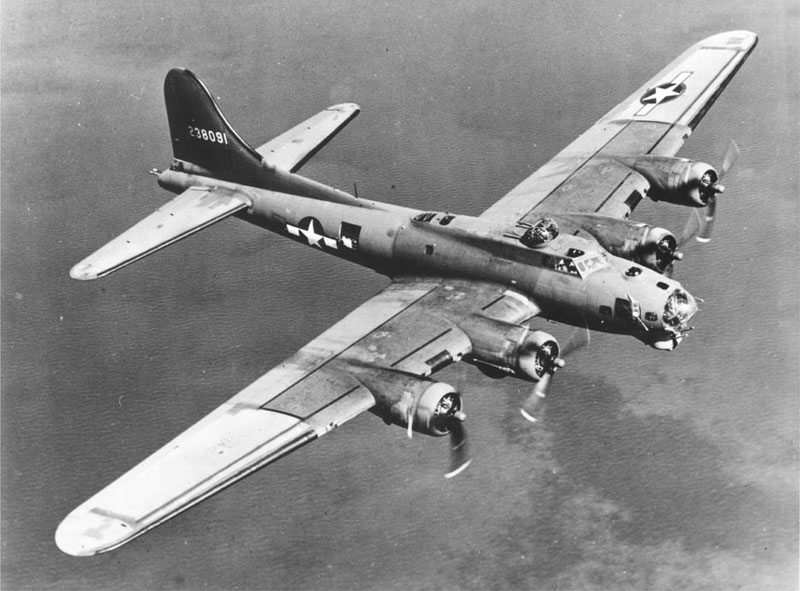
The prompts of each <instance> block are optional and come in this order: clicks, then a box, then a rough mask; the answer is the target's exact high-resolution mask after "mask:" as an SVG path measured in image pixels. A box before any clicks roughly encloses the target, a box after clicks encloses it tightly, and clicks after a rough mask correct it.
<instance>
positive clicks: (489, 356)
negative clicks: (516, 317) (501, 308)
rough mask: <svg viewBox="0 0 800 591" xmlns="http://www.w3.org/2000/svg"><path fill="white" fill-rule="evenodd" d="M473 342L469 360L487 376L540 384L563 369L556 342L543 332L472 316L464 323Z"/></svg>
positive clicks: (464, 328) (465, 330)
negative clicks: (482, 369)
mask: <svg viewBox="0 0 800 591" xmlns="http://www.w3.org/2000/svg"><path fill="white" fill-rule="evenodd" d="M460 326H461V328H462V329H463V330H464V332H466V333H467V335H468V336H469V338H470V341H472V352H471V353H470V357H469V360H470V361H472V362H474V363H476V364H477V365H478V366H479V367H482V368H484V367H485V368H486V370H487V371H485V372H484V373H486V375H488V376H491V377H502V375H514V376H516V377H518V378H522V379H524V380H528V381H532V382H538V381H539V380H540V379H542V378H543V377H544V375H545V374H547V373H552V372H553V371H554V370H555V369H556V368H557V367H560V366H561V365H563V362H562V361H561V360H560V359H559V358H558V353H559V347H558V341H556V339H555V338H554V337H553V336H552V335H550V334H548V333H546V332H544V331H541V330H533V331H532V330H531V329H530V328H529V327H527V326H523V325H520V324H511V323H509V322H503V321H501V320H495V319H492V318H487V317H485V316H481V315H477V314H475V315H472V316H470V317H469V318H467V319H466V320H465V321H464V322H463V323H461V325H460Z"/></svg>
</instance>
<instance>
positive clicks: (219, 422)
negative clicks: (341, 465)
mask: <svg viewBox="0 0 800 591" xmlns="http://www.w3.org/2000/svg"><path fill="white" fill-rule="evenodd" d="M475 312H477V313H482V314H484V315H487V316H490V317H492V318H496V319H500V320H506V321H508V322H521V321H524V320H526V319H528V318H530V317H532V316H535V315H536V314H537V313H538V308H537V307H536V305H535V304H534V303H533V302H531V301H530V300H529V299H528V298H526V297H525V296H523V295H521V294H518V293H516V292H512V291H509V290H508V289H506V288H505V287H502V286H499V285H494V284H484V283H473V282H465V281H455V280H436V279H429V278H426V279H423V280H417V279H407V280H402V281H398V282H396V283H393V284H391V285H390V286H388V287H387V288H386V289H384V290H383V291H382V292H380V293H379V294H378V295H376V296H374V297H373V298H372V299H370V300H368V301H367V302H365V303H364V304H362V305H361V306H360V307H358V308H357V309H356V310H354V311H353V312H352V313H350V314H349V315H348V316H346V317H345V318H344V319H343V320H341V321H340V322H338V323H337V324H335V325H334V326H333V327H331V328H330V329H329V330H327V331H326V332H325V333H323V334H322V335H320V336H319V337H317V338H316V339H314V340H313V341H311V342H310V343H309V344H308V345H306V346H305V347H303V348H302V349H301V350H300V351H298V352H297V353H296V354H295V355H294V356H292V357H291V358H289V359H288V360H287V361H285V362H284V363H282V364H281V365H279V366H278V367H276V368H274V369H273V370H271V371H270V372H268V373H267V374H265V375H264V376H262V377H261V378H260V379H258V380H257V381H255V382H254V383H253V384H251V385H250V386H248V387H247V388H245V389H244V390H242V391H241V392H240V393H238V394H237V395H236V396H234V397H233V398H231V399H230V400H229V401H227V402H226V403H225V404H223V405H222V406H220V407H219V408H218V409H216V410H215V411H213V412H212V413H211V414H209V415H208V416H207V417H205V418H204V419H202V420H201V421H200V422H198V423H197V424H195V425H194V426H193V427H191V428H189V429H188V430H187V431H185V432H184V433H183V434H181V435H179V436H178V437H176V438H175V439H174V440H172V441H171V442H170V443H168V444H167V445H165V446H164V447H162V448H161V449H160V450H158V451H157V452H155V453H154V454H153V455H151V456H150V457H149V458H147V459H145V460H144V461H143V462H142V463H140V464H139V465H138V466H136V467H134V468H133V469H132V470H130V471H129V472H127V473H126V474H124V475H123V476H121V477H120V478H119V479H118V480H116V481H114V482H113V483H111V484H110V485H108V486H107V487H106V488H104V489H103V490H101V491H100V492H99V493H97V494H96V495H95V496H93V497H92V498H90V499H89V500H88V501H86V502H85V503H83V504H82V505H80V506H79V507H78V508H77V509H75V510H74V511H72V512H71V513H70V514H69V515H68V516H67V517H66V519H64V521H63V522H62V523H61V524H60V526H59V528H58V530H57V531H56V543H57V544H58V546H59V548H61V549H62V550H63V551H64V552H66V553H68V554H73V555H76V556H86V555H91V554H96V553H98V552H105V551H108V550H112V549H114V548H116V547H118V546H120V545H122V544H124V543H126V542H128V541H130V540H132V539H133V538H135V537H137V536H139V535H141V534H143V533H145V532H146V531H148V530H150V529H152V528H153V527H155V526H157V525H159V524H160V523H163V522H164V521H166V520H167V519H169V518H171V517H173V516H175V515H176V514H178V513H180V512H182V511H184V510H185V509H188V508H189V507H191V506H192V505H194V504H196V503H198V502H200V501H202V500H203V499H205V498H207V497H209V496H210V495H213V494H214V493H216V492H218V491H220V490H221V489H223V488H224V487H226V486H228V485H230V484H233V483H234V482H236V481H238V480H239V479H241V478H243V477H245V476H247V475H249V474H251V473H252V472H254V471H255V470H258V469H259V468H261V467H263V466H265V465H267V464H269V463H271V462H274V461H275V460H277V459H278V458H281V457H283V456H284V455H286V454H288V453H290V452H292V451H294V450H296V449H298V448H300V447H302V446H304V445H306V444H307V443H309V442H311V441H313V440H315V439H317V438H319V437H320V436H322V435H324V434H325V433H327V432H329V431H330V430H332V429H334V428H335V427H337V426H339V425H341V424H343V423H345V422H347V421H349V420H350V419H352V418H354V417H355V416H357V415H359V414H360V413H362V412H364V411H365V410H369V409H371V408H373V406H374V405H375V404H376V393H377V392H376V384H380V382H381V379H382V377H386V376H390V377H398V378H399V381H398V382H397V383H398V384H403V383H406V382H403V380H406V381H407V380H408V379H411V380H414V379H424V378H427V377H428V376H430V375H431V374H433V373H434V372H435V371H438V370H439V369H441V368H442V367H445V366H446V365H448V364H449V363H452V362H454V361H457V360H459V359H461V357H462V356H463V355H465V354H467V353H468V352H469V351H470V350H471V343H470V341H469V338H468V337H467V336H466V334H465V333H464V331H462V330H461V329H460V328H459V327H458V321H459V319H460V318H463V317H464V316H466V315H468V314H471V313H475ZM390 386H391V384H390ZM402 387H403V386H402V385H401V386H400V388H402Z"/></svg>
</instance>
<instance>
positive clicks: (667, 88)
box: [642, 83, 681, 105]
mask: <svg viewBox="0 0 800 591" xmlns="http://www.w3.org/2000/svg"><path fill="white" fill-rule="evenodd" d="M678 86H679V85H678V84H675V83H671V84H665V85H663V86H656V87H655V88H653V94H651V95H650V96H648V97H646V98H643V99H642V102H643V103H653V104H655V105H658V104H659V103H663V102H664V101H666V100H669V99H673V98H675V97H676V96H680V95H681V92H680V91H679V90H676V89H677V88H678Z"/></svg>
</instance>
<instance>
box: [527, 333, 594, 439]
mask: <svg viewBox="0 0 800 591" xmlns="http://www.w3.org/2000/svg"><path fill="white" fill-rule="evenodd" d="M590 340H591V333H590V332H589V327H588V326H584V327H583V328H576V329H575V330H573V331H572V334H571V335H570V337H569V340H568V341H567V343H566V344H565V345H564V347H563V348H562V349H561V352H560V353H561V358H554V359H551V360H550V363H549V366H550V367H549V368H548V369H547V371H546V372H545V374H544V375H543V376H542V378H541V379H540V380H539V381H538V382H536V385H535V386H534V387H533V391H532V392H531V393H530V394H529V395H528V397H527V398H526V399H525V401H524V402H523V403H522V407H521V408H520V409H519V412H520V414H521V415H522V416H523V417H524V418H525V420H526V421H530V422H531V423H535V422H536V421H537V419H536V414H538V409H539V407H540V406H541V404H542V402H544V399H545V397H546V395H547V388H548V386H549V385H550V380H551V378H552V376H553V373H554V372H555V371H556V369H559V368H561V367H564V359H563V358H564V357H567V356H568V355H570V354H572V353H574V352H575V351H577V350H578V349H580V348H582V347H585V346H586V345H588V344H589V342H590Z"/></svg>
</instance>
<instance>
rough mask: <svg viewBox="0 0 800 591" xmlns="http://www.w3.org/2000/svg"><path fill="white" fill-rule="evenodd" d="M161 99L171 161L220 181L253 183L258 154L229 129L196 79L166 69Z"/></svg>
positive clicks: (259, 163) (257, 165)
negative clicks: (165, 117)
mask: <svg viewBox="0 0 800 591" xmlns="http://www.w3.org/2000/svg"><path fill="white" fill-rule="evenodd" d="M164 99H165V101H166V104H167V119H168V120H169V131H170V135H171V137H172V151H173V154H174V156H175V158H177V159H179V160H183V161H184V162H188V163H190V164H193V165H195V166H198V167H200V168H202V169H205V170H207V171H208V172H210V173H212V174H213V176H215V177H216V178H219V179H222V180H227V181H232V182H237V183H243V184H257V179H258V178H259V176H260V174H261V173H260V169H261V161H262V158H261V155H260V154H259V153H258V152H256V151H255V150H254V149H253V148H252V147H250V146H249V145H248V144H247V142H245V141H244V140H243V139H242V138H241V137H239V134H238V133H236V131H235V130H234V129H233V128H232V127H231V126H230V124H229V123H228V121H227V120H226V119H225V116H224V115H223V114H222V111H220V109H219V107H218V106H217V103H216V102H215V101H214V98H213V97H212V96H211V93H210V92H209V91H208V89H207V88H206V86H205V84H203V83H202V82H201V81H200V79H199V78H198V77H197V76H195V75H194V74H193V73H192V72H190V71H189V70H185V69H181V68H175V69H172V70H170V71H169V73H168V74H167V77H166V79H165V80H164Z"/></svg>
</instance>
